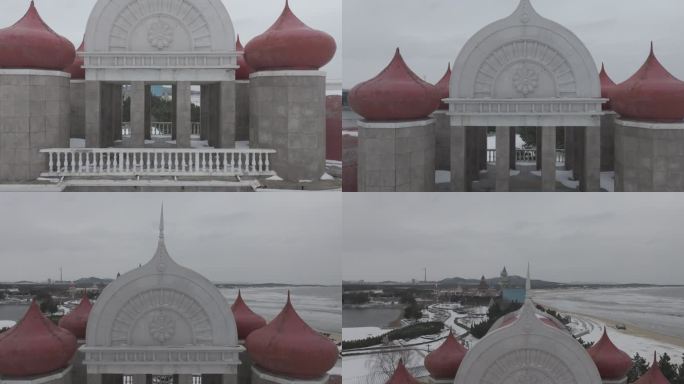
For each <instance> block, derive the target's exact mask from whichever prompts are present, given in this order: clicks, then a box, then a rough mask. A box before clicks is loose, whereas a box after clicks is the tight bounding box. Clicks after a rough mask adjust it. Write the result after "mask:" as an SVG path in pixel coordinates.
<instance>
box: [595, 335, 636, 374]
mask: <svg viewBox="0 0 684 384" xmlns="http://www.w3.org/2000/svg"><path fill="white" fill-rule="evenodd" d="M588 352H589V356H591V359H592V360H594V364H596V368H598V370H599V373H600V374H601V378H602V379H604V380H618V379H622V378H624V377H625V376H627V372H629V370H630V369H631V368H632V364H633V363H632V359H631V358H630V357H629V355H627V354H626V353H625V352H623V351H621V350H619V349H618V348H617V347H616V346H615V344H613V342H612V341H610V338H608V332H607V331H606V329H605V328H604V330H603V336H601V339H599V341H597V342H596V344H594V345H593V346H592V347H591V348H589V350H588Z"/></svg>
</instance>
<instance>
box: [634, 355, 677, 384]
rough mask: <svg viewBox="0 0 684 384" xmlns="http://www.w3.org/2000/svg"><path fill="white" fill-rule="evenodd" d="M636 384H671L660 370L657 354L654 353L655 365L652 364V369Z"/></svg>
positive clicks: (635, 383)
mask: <svg viewBox="0 0 684 384" xmlns="http://www.w3.org/2000/svg"><path fill="white" fill-rule="evenodd" d="M634 384H670V381H669V380H668V379H667V378H666V377H665V375H663V372H662V371H661V370H660V366H659V365H658V359H657V358H656V353H655V352H653V364H651V367H650V368H649V369H648V371H646V373H644V374H643V375H641V377H640V378H639V380H637V381H635V382H634Z"/></svg>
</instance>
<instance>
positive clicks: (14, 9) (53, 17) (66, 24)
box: [0, 0, 342, 80]
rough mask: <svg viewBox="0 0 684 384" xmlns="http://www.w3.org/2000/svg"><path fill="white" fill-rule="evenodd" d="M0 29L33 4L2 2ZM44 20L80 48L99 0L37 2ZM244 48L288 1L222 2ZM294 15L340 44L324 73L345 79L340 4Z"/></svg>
mask: <svg viewBox="0 0 684 384" xmlns="http://www.w3.org/2000/svg"><path fill="white" fill-rule="evenodd" d="M0 1H1V2H2V6H0V7H1V8H0V28H5V27H8V26H10V25H12V24H14V23H15V22H16V21H17V20H19V18H21V16H23V15H24V13H25V12H26V10H27V9H28V5H29V3H30V0H0ZM35 2H36V7H37V8H38V12H39V13H40V15H41V16H42V17H43V20H45V22H46V23H47V24H48V25H50V27H52V29H54V30H55V31H56V32H57V33H59V34H61V35H62V36H64V37H66V38H68V39H69V40H71V42H72V43H74V46H76V47H78V46H79V45H80V44H81V40H82V39H83V35H84V34H85V28H86V24H87V23H88V17H89V16H90V11H91V10H92V8H93V6H94V5H95V3H96V0H35ZM223 3H224V4H225V5H226V9H227V10H228V13H229V14H230V17H231V19H232V20H233V26H234V28H235V32H236V33H238V34H239V35H240V40H242V43H243V44H247V42H248V41H249V40H250V39H251V38H253V37H255V36H257V35H259V34H261V33H263V32H264V31H265V30H266V29H268V27H270V26H271V25H272V24H273V23H274V22H275V20H276V19H277V18H278V16H280V13H281V12H282V10H283V7H284V5H285V0H223ZM290 7H291V8H292V11H293V12H294V13H295V14H296V15H297V16H298V17H299V18H300V19H302V21H303V22H304V23H306V24H307V25H309V26H310V27H312V28H316V29H320V30H323V31H325V32H327V33H329V34H330V35H332V36H333V37H334V38H335V40H337V46H338V49H337V54H336V56H335V58H334V59H333V61H332V62H330V64H328V65H327V66H326V67H325V68H323V70H325V71H328V78H329V79H330V80H335V79H337V80H339V79H341V78H342V55H341V50H342V42H341V35H342V19H341V17H340V14H341V13H342V10H341V8H342V2H341V0H290Z"/></svg>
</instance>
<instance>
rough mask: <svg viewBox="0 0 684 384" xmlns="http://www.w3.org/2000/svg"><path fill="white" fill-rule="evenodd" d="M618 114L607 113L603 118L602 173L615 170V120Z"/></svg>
mask: <svg viewBox="0 0 684 384" xmlns="http://www.w3.org/2000/svg"><path fill="white" fill-rule="evenodd" d="M616 117H617V114H616V113H615V112H612V111H605V114H604V115H603V116H601V172H610V171H614V170H615V119H616Z"/></svg>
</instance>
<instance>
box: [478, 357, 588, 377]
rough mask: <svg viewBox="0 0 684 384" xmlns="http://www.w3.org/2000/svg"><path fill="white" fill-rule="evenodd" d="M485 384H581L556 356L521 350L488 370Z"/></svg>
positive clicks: (501, 359) (500, 360) (502, 358)
mask: <svg viewBox="0 0 684 384" xmlns="http://www.w3.org/2000/svg"><path fill="white" fill-rule="evenodd" d="M482 383H483V384H580V383H577V381H576V380H575V378H574V377H573V375H572V373H571V372H570V370H569V369H568V367H567V366H566V365H565V364H564V363H563V362H562V361H561V360H560V359H558V358H557V357H556V356H553V355H551V354H550V353H547V352H545V351H541V350H536V349H519V350H516V351H513V352H509V353H508V354H506V355H504V356H502V357H500V358H499V359H498V360H496V361H495V362H494V363H493V364H492V365H491V366H490V367H489V368H488V369H487V370H486V373H485V375H484V377H483V379H482Z"/></svg>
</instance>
